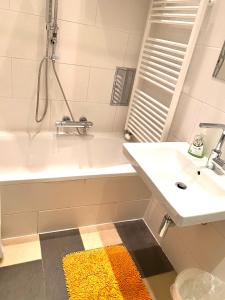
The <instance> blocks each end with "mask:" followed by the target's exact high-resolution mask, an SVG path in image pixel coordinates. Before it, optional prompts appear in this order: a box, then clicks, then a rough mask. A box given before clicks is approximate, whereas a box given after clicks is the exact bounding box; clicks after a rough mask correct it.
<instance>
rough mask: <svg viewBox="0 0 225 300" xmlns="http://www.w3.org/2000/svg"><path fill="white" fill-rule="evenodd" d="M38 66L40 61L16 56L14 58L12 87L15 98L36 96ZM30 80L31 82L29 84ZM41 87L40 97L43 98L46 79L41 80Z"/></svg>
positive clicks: (33, 97) (32, 97)
mask: <svg viewBox="0 0 225 300" xmlns="http://www.w3.org/2000/svg"><path fill="white" fill-rule="evenodd" d="M38 68H39V62H38V61H33V60H27V59H15V58H13V59H12V89H13V97H14V98H17V99H23V100H24V99H28V100H31V99H35V98H36V95H37V77H38ZM43 70H44V69H43ZM42 74H43V73H42ZM28 82H29V84H27V83H28ZM41 87H42V88H41V94H40V97H41V99H43V98H44V90H43V87H44V80H42V81H41Z"/></svg>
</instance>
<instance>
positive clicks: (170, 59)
mask: <svg viewBox="0 0 225 300" xmlns="http://www.w3.org/2000/svg"><path fill="white" fill-rule="evenodd" d="M209 3H211V1H209V0H152V3H151V7H150V12H149V16H148V20H147V25H146V29H145V34H144V40H143V45H142V49H141V53H140V57H139V63H138V68H137V73H136V77H135V82H134V87H133V91H132V95H131V101H130V105H129V110H128V116H127V121H126V125H125V130H126V131H127V132H129V133H131V134H132V136H134V138H135V139H136V140H137V141H139V142H160V141H165V140H166V139H167V136H168V133H169V129H170V126H171V123H172V120H173V116H174V113H175V110H176V107H177V104H178V101H179V97H180V94H181V91H182V87H183V83H184V80H185V76H186V74H187V70H188V67H189V64H190V61H191V57H192V54H193V51H194V48H195V44H196V41H197V38H198V35H199V31H200V28H201V25H202V21H203V19H204V16H205V13H206V9H207V7H208V4H209Z"/></svg>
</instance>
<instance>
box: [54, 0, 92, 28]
mask: <svg viewBox="0 0 225 300" xmlns="http://www.w3.org/2000/svg"><path fill="white" fill-rule="evenodd" d="M96 8H97V0H91V1H90V0H63V1H59V18H61V19H63V20H67V21H71V22H77V23H83V24H89V25H94V24H95V18H96Z"/></svg>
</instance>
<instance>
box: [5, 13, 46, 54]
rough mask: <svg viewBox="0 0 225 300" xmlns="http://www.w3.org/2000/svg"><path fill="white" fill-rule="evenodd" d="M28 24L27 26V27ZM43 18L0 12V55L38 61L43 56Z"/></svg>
mask: <svg viewBox="0 0 225 300" xmlns="http://www.w3.org/2000/svg"><path fill="white" fill-rule="evenodd" d="M27 24H29V26H27ZM44 32H45V25H44V18H42V17H38V16H34V15H27V14H20V13H17V12H13V11H9V10H1V11H0V35H1V43H0V55H1V56H13V57H17V58H27V59H40V58H41V57H43V56H44V51H45V50H44V47H43V45H44V41H45V34H44Z"/></svg>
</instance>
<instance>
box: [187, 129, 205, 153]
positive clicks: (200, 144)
mask: <svg viewBox="0 0 225 300" xmlns="http://www.w3.org/2000/svg"><path fill="white" fill-rule="evenodd" d="M188 153H189V154H191V155H192V156H195V157H198V158H202V157H203V156H204V136H203V135H202V134H198V135H196V136H195V137H194V140H193V142H192V144H191V146H190V148H189V150H188Z"/></svg>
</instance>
